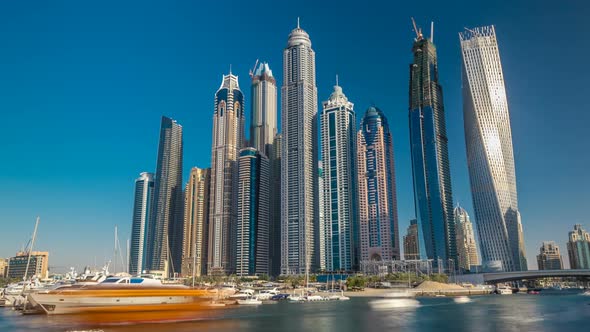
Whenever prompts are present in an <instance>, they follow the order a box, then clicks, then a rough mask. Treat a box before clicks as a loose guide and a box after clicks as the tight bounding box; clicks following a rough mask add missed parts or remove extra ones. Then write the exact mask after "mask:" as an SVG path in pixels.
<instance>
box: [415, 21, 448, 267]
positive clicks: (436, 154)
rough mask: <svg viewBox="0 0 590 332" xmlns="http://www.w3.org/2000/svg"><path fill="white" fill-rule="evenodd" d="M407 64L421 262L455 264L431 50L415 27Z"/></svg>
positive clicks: (443, 131)
mask: <svg viewBox="0 0 590 332" xmlns="http://www.w3.org/2000/svg"><path fill="white" fill-rule="evenodd" d="M414 29H415V30H416V38H415V39H414V46H413V47H412V52H413V53H414V61H413V63H412V64H411V65H410V108H409V110H410V113H409V119H410V144H411V146H410V149H411V150H410V152H411V158H412V174H413V177H414V205H415V209H416V219H417V220H418V231H419V232H420V233H421V239H420V255H421V256H422V258H428V259H434V260H435V262H438V260H439V259H440V260H442V261H443V262H444V263H445V265H446V263H447V260H450V259H452V260H454V261H455V262H456V261H457V252H456V247H455V221H454V218H453V194H452V190H451V173H450V167H449V152H448V147H447V141H448V139H447V129H446V123H445V110H444V105H443V95H442V87H441V85H440V84H439V82H438V64H437V59H436V46H435V45H434V43H433V42H432V37H431V38H430V39H429V38H424V37H423V36H422V32H421V30H419V29H417V28H416V25H415V23H414Z"/></svg>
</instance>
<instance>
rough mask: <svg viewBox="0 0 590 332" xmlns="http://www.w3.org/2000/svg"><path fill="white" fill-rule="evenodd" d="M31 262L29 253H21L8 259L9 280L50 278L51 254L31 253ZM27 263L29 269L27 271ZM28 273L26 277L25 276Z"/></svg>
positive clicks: (43, 252)
mask: <svg viewBox="0 0 590 332" xmlns="http://www.w3.org/2000/svg"><path fill="white" fill-rule="evenodd" d="M30 256H31V258H30V260H29V252H24V251H19V252H17V253H16V256H14V257H11V258H10V259H8V269H7V273H6V274H7V276H8V278H16V279H21V280H24V279H28V278H31V277H36V278H39V279H46V278H47V277H49V252H47V251H31V253H30ZM27 263H28V265H29V269H28V270H27ZM25 272H26V276H25Z"/></svg>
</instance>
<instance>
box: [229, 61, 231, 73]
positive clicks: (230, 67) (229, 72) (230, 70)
mask: <svg viewBox="0 0 590 332" xmlns="http://www.w3.org/2000/svg"><path fill="white" fill-rule="evenodd" d="M229 74H230V75H231V63H230V64H229Z"/></svg>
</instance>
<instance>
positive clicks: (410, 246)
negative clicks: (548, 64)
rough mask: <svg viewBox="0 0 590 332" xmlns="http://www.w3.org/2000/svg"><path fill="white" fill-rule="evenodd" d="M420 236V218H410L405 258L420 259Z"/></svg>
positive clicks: (405, 242)
mask: <svg viewBox="0 0 590 332" xmlns="http://www.w3.org/2000/svg"><path fill="white" fill-rule="evenodd" d="M419 241H420V238H419V237H418V220H416V219H412V220H410V226H408V233H407V234H406V236H404V259H405V260H414V259H420V249H419V248H420V245H419Z"/></svg>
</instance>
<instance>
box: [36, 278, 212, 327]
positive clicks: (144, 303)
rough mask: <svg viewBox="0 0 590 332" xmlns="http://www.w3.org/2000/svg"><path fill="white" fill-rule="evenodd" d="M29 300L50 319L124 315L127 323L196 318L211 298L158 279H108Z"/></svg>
mask: <svg viewBox="0 0 590 332" xmlns="http://www.w3.org/2000/svg"><path fill="white" fill-rule="evenodd" d="M28 300H29V302H30V303H31V304H33V305H38V306H39V307H40V308H41V309H42V310H43V311H44V312H45V313H46V314H48V315H60V314H77V315H86V316H87V317H95V318H97V320H99V321H105V320H107V321H108V320H109V319H110V318H114V317H116V315H117V314H123V316H124V318H125V320H126V321H135V322H136V321H145V322H149V321H156V320H160V319H165V320H175V319H177V318H181V319H182V318H183V317H194V315H192V313H194V312H196V311H198V310H200V309H207V308H208V303H209V301H210V297H209V296H208V294H207V292H206V291H205V290H198V289H191V288H188V287H186V286H182V285H164V284H162V283H161V282H160V281H159V280H155V279H149V278H142V277H109V278H107V279H106V280H105V281H103V282H101V283H99V284H97V285H93V286H87V287H80V288H63V289H56V290H50V291H45V292H39V293H31V294H29V296H28ZM183 313H184V315H183ZM189 313H191V314H190V315H189Z"/></svg>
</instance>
